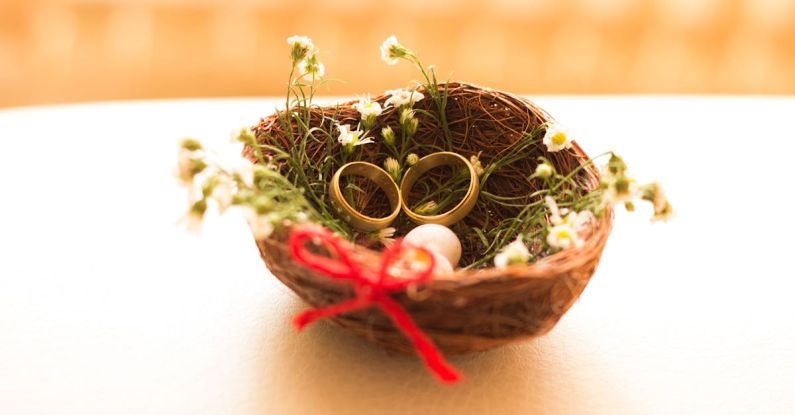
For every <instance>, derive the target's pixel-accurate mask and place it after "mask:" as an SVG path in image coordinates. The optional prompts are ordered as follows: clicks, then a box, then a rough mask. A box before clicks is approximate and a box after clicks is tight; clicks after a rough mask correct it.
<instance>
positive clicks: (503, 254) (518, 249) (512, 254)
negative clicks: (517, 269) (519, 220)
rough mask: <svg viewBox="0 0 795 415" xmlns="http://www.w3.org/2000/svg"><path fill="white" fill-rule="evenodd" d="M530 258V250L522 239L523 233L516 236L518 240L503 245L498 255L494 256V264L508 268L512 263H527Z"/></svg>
mask: <svg viewBox="0 0 795 415" xmlns="http://www.w3.org/2000/svg"><path fill="white" fill-rule="evenodd" d="M529 260H530V251H529V250H528V249H527V246H525V244H524V242H523V241H522V235H519V236H517V237H516V240H515V241H513V242H511V243H509V244H508V245H506V246H505V247H503V248H502V249H501V250H500V252H499V253H497V255H495V256H494V266H495V267H497V268H506V267H508V266H510V265H516V264H526V263H527V261H529Z"/></svg>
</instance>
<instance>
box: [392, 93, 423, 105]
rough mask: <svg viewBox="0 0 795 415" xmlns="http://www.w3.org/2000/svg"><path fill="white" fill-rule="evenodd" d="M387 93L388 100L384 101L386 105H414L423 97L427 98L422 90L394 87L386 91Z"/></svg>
mask: <svg viewBox="0 0 795 415" xmlns="http://www.w3.org/2000/svg"><path fill="white" fill-rule="evenodd" d="M386 94H387V95H389V98H387V100H386V102H385V103H384V106H385V107H389V106H395V107H402V106H404V105H406V106H412V105H414V103H415V102H418V101H421V100H422V99H423V98H425V95H423V94H422V93H421V92H418V91H414V90H406V89H393V90H390V91H386Z"/></svg>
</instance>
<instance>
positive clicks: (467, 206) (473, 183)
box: [400, 151, 480, 226]
mask: <svg viewBox="0 0 795 415" xmlns="http://www.w3.org/2000/svg"><path fill="white" fill-rule="evenodd" d="M458 163H463V164H464V166H466V168H467V169H469V189H467V193H466V194H465V195H464V198H463V199H462V200H461V202H459V203H458V205H456V206H455V207H453V208H452V209H450V210H449V211H447V212H444V213H441V214H438V215H428V216H426V215H419V214H417V213H415V212H413V211H412V210H411V209H409V207H408V204H407V202H406V199H407V197H408V194H409V192H411V188H412V187H413V186H414V184H415V183H416V182H417V180H419V178H420V177H421V176H422V175H423V174H425V173H426V172H427V171H428V170H431V169H433V168H435V167H439V166H446V165H453V164H458ZM479 192H480V179H478V175H477V173H476V172H475V168H474V167H472V164H471V163H470V162H469V160H467V159H466V158H464V157H462V156H461V155H460V154H456V153H451V152H448V151H442V152H438V153H432V154H429V155H427V156H425V157H423V158H421V159H419V160H418V161H417V163H416V164H414V165H413V166H411V168H409V169H408V170H407V171H406V174H405V175H403V180H402V181H401V182H400V194H401V195H402V196H403V197H402V200H401V203H402V206H403V211H404V212H406V215H407V216H408V217H409V219H411V220H412V221H413V222H415V223H419V224H425V223H435V224H439V225H445V226H449V225H452V224H454V223H456V222H458V221H460V220H462V219H464V217H465V216H466V215H467V214H468V213H469V212H470V211H471V210H472V208H474V207H475V204H476V203H477V201H478V193H479Z"/></svg>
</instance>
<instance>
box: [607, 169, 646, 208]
mask: <svg viewBox="0 0 795 415" xmlns="http://www.w3.org/2000/svg"><path fill="white" fill-rule="evenodd" d="M606 184H607V189H605V193H604V200H603V203H604V204H605V205H614V204H618V203H627V202H631V201H632V200H633V199H635V197H637V196H638V184H637V182H635V179H633V178H631V177H627V176H618V177H610V178H608V180H607V181H606Z"/></svg>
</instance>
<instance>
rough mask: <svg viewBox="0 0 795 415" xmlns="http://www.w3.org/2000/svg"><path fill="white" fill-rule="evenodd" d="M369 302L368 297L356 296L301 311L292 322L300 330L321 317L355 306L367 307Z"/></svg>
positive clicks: (344, 311)
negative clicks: (326, 305)
mask: <svg viewBox="0 0 795 415" xmlns="http://www.w3.org/2000/svg"><path fill="white" fill-rule="evenodd" d="M370 304H372V301H370V299H368V298H359V297H356V298H352V299H350V300H347V301H343V302H341V303H339V304H334V305H331V306H328V307H323V308H313V309H311V310H306V311H302V312H301V313H300V314H298V315H297V316H295V318H293V324H294V325H295V327H296V328H298V330H301V329H303V328H304V327H306V326H307V325H309V324H312V323H314V322H315V321H317V320H320V319H321V318H326V317H331V316H335V315H337V314H344V313H347V312H350V311H353V310H355V309H357V308H362V307H367V306H368V305H370Z"/></svg>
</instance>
